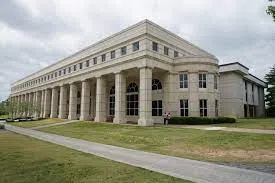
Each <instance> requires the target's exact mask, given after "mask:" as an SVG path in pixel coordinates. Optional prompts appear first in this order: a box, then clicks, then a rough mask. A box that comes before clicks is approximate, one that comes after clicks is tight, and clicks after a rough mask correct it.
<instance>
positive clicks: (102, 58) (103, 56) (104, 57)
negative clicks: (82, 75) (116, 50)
mask: <svg viewBox="0 0 275 183" xmlns="http://www.w3.org/2000/svg"><path fill="white" fill-rule="evenodd" d="M105 60H106V54H103V55H101V61H102V62H105Z"/></svg>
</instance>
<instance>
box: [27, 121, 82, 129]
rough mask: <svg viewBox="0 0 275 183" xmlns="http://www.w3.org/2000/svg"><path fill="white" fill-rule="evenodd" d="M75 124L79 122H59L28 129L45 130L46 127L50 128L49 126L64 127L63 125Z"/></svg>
mask: <svg viewBox="0 0 275 183" xmlns="http://www.w3.org/2000/svg"><path fill="white" fill-rule="evenodd" d="M75 122H79V121H77V120H73V121H65V122H60V123H52V124H47V125H41V126H36V127H32V128H30V129H39V128H46V127H51V126H59V125H65V124H69V123H75Z"/></svg>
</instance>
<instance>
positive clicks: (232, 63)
mask: <svg viewBox="0 0 275 183" xmlns="http://www.w3.org/2000/svg"><path fill="white" fill-rule="evenodd" d="M234 64H238V65H240V66H242V67H244V68H246V69H247V70H249V68H248V67H246V66H244V65H243V64H241V63H240V62H231V63H227V64H221V65H219V67H222V66H227V65H234Z"/></svg>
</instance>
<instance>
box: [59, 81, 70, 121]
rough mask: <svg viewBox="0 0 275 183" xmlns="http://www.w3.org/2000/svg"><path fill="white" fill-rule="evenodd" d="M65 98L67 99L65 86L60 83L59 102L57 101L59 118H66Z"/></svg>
mask: <svg viewBox="0 0 275 183" xmlns="http://www.w3.org/2000/svg"><path fill="white" fill-rule="evenodd" d="M67 100H68V93H67V87H66V86H64V85H62V86H60V102H59V115H58V118H61V119H65V118H67Z"/></svg>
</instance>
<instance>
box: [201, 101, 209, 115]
mask: <svg viewBox="0 0 275 183" xmlns="http://www.w3.org/2000/svg"><path fill="white" fill-rule="evenodd" d="M200 116H201V117H205V116H207V100H205V99H201V100H200Z"/></svg>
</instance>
